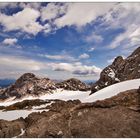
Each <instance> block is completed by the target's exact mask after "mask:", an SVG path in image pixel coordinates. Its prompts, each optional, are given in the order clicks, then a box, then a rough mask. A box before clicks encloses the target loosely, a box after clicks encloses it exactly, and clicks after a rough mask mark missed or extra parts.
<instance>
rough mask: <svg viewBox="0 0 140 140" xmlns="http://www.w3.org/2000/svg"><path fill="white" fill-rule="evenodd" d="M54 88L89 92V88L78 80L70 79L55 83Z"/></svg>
mask: <svg viewBox="0 0 140 140" xmlns="http://www.w3.org/2000/svg"><path fill="white" fill-rule="evenodd" d="M56 86H57V87H58V88H63V89H65V90H74V91H76V90H80V91H87V90H90V86H89V85H86V84H85V83H83V82H81V81H80V80H78V79H75V78H71V79H68V80H65V81H63V82H60V83H57V84H56Z"/></svg>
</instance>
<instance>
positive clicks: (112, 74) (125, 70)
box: [91, 47, 140, 94]
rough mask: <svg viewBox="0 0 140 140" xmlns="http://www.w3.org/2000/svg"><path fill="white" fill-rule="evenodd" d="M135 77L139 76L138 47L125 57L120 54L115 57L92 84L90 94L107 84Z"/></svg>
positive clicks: (139, 52)
mask: <svg viewBox="0 0 140 140" xmlns="http://www.w3.org/2000/svg"><path fill="white" fill-rule="evenodd" d="M136 78H140V47H139V48H137V49H136V50H135V51H134V52H133V53H132V54H131V55H130V56H129V57H127V58H126V59H123V57H122V56H118V57H117V58H115V60H114V62H113V63H112V64H111V65H109V66H108V67H106V68H105V69H104V70H103V71H102V72H101V74H100V79H99V80H98V81H97V82H96V83H95V84H93V85H92V88H91V94H92V93H94V92H96V91H98V90H100V89H102V88H104V87H107V86H109V85H112V84H115V83H118V82H121V81H125V80H131V79H136Z"/></svg>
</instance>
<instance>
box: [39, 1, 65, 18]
mask: <svg viewBox="0 0 140 140" xmlns="http://www.w3.org/2000/svg"><path fill="white" fill-rule="evenodd" d="M65 8H66V4H65V5H60V3H49V4H48V5H47V6H46V7H43V8H42V9H41V19H42V21H46V20H52V19H55V18H56V17H58V16H59V15H61V14H63V13H64V12H65Z"/></svg>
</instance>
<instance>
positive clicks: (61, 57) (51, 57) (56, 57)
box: [39, 54, 76, 61]
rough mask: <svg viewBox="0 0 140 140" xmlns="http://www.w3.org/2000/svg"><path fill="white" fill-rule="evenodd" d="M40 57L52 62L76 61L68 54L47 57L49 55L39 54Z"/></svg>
mask: <svg viewBox="0 0 140 140" xmlns="http://www.w3.org/2000/svg"><path fill="white" fill-rule="evenodd" d="M39 56H41V57H45V58H48V59H52V60H67V61H75V60H76V59H75V58H74V57H72V56H70V55H68V54H61V55H49V54H39Z"/></svg>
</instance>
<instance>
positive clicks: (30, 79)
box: [0, 73, 90, 100]
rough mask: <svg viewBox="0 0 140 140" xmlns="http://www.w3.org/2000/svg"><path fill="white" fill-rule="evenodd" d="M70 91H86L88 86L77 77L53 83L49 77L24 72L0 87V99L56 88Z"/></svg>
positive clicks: (48, 91) (37, 94)
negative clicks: (10, 82) (13, 80)
mask: <svg viewBox="0 0 140 140" xmlns="http://www.w3.org/2000/svg"><path fill="white" fill-rule="evenodd" d="M60 88H61V89H62V90H71V91H78V90H79V91H87V90H90V86H89V85H86V84H85V83H83V82H81V81H80V80H78V79H74V78H71V79H68V80H65V81H63V82H58V83H55V82H54V81H52V80H50V79H49V78H39V77H36V76H35V75H34V74H33V73H25V74H23V75H22V76H21V77H20V78H19V79H17V80H16V82H15V83H14V84H12V85H10V86H8V87H7V88H1V89H0V100H5V99H8V98H10V97H16V98H21V97H24V96H30V95H31V96H40V95H41V94H47V93H52V92H53V91H54V90H55V92H56V90H57V89H60Z"/></svg>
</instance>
